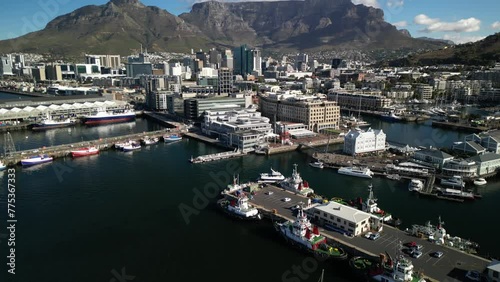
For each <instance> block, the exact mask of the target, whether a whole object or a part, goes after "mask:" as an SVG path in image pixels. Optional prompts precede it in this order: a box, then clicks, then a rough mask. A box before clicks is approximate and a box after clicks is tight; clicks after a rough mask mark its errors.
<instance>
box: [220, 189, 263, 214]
mask: <svg viewBox="0 0 500 282" xmlns="http://www.w3.org/2000/svg"><path fill="white" fill-rule="evenodd" d="M217 205H218V206H219V207H220V208H221V209H222V211H224V212H225V213H227V214H229V215H230V216H232V217H236V218H238V219H244V220H258V219H262V215H261V214H260V213H259V210H258V209H257V208H256V207H254V206H252V205H250V204H249V203H248V197H247V196H246V195H245V194H243V193H242V194H240V197H238V199H237V200H235V199H232V200H227V199H222V200H219V201H218V202H217Z"/></svg>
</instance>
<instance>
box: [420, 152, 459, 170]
mask: <svg viewBox="0 0 500 282" xmlns="http://www.w3.org/2000/svg"><path fill="white" fill-rule="evenodd" d="M452 159H453V156H452V155H450V154H448V153H445V152H443V151H441V150H439V149H435V148H432V147H431V148H429V149H422V150H418V151H415V152H414V154H413V161H414V162H415V163H418V164H423V165H426V166H430V167H435V168H439V169H442V168H443V166H444V163H445V162H447V161H451V160H452Z"/></svg>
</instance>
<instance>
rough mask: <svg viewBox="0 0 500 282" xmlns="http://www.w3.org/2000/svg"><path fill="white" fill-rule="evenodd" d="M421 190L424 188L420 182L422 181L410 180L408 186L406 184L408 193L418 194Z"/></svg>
mask: <svg viewBox="0 0 500 282" xmlns="http://www.w3.org/2000/svg"><path fill="white" fill-rule="evenodd" d="M423 188H424V183H423V182H422V180H419V179H412V180H411V181H410V184H408V191H410V192H413V191H415V192H419V191H421V190H422V189H423Z"/></svg>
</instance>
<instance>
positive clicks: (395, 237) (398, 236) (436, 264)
mask: <svg viewBox="0 0 500 282" xmlns="http://www.w3.org/2000/svg"><path fill="white" fill-rule="evenodd" d="M269 191H272V194H271V195H269V194H268V192H269ZM284 198H290V201H288V202H285V201H283V199H284ZM307 200H308V198H306V197H302V196H300V195H295V194H293V193H291V192H288V191H285V190H283V189H281V188H278V187H275V186H272V185H266V186H265V187H264V188H263V189H262V190H261V191H258V192H256V193H255V195H254V196H253V199H252V200H251V202H252V203H253V204H255V205H257V206H260V207H262V208H264V209H266V210H273V209H275V210H276V212H277V214H278V215H280V216H282V217H285V218H287V219H290V220H292V219H294V214H293V209H292V208H293V207H295V206H297V205H298V204H300V203H304V204H307ZM320 231H321V233H322V234H324V235H326V236H327V237H330V238H332V239H334V240H336V241H338V242H340V243H342V244H344V245H347V246H350V247H354V248H356V249H358V250H360V251H362V252H363V253H366V254H369V255H372V256H377V257H378V256H379V254H380V253H385V252H386V251H387V252H388V253H389V254H390V255H391V256H393V257H394V256H395V255H396V253H397V252H398V250H399V249H400V247H399V246H401V245H404V244H406V243H408V242H411V241H414V242H416V243H417V244H419V245H422V246H423V249H422V250H421V251H422V253H423V255H422V256H421V257H420V258H418V259H415V258H411V257H410V258H411V260H412V261H413V265H414V270H415V271H418V272H423V273H424V275H425V276H427V277H430V278H432V279H435V280H437V281H467V279H466V278H465V274H466V272H467V271H468V270H477V271H479V272H482V271H483V270H484V269H485V268H486V266H487V265H488V264H489V263H490V261H489V260H486V259H484V258H481V257H478V256H474V255H470V254H466V253H463V252H460V251H458V250H456V249H452V248H448V247H444V246H439V245H436V244H433V243H431V242H429V241H426V240H423V239H420V238H417V237H414V236H411V235H409V234H407V233H406V232H404V231H401V230H399V229H396V228H393V227H391V226H384V228H383V231H382V232H381V236H380V238H379V239H377V240H375V241H372V240H369V239H366V238H364V237H363V236H361V237H354V238H350V237H347V236H345V235H342V234H340V233H337V232H334V231H329V230H324V229H320ZM403 248H406V247H404V246H403ZM436 251H441V252H443V253H444V255H443V256H442V257H441V258H434V257H432V256H431V254H432V253H433V252H436ZM404 255H405V256H407V257H409V256H408V255H407V254H404Z"/></svg>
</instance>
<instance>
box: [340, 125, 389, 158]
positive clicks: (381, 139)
mask: <svg viewBox="0 0 500 282" xmlns="http://www.w3.org/2000/svg"><path fill="white" fill-rule="evenodd" d="M385 139H386V135H385V133H384V132H383V131H382V129H380V130H373V129H371V128H370V129H368V130H367V131H357V130H350V131H349V132H348V133H347V134H346V135H345V136H344V153H346V154H349V155H353V156H354V155H357V154H363V153H370V152H378V151H384V150H385Z"/></svg>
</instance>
